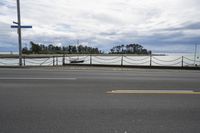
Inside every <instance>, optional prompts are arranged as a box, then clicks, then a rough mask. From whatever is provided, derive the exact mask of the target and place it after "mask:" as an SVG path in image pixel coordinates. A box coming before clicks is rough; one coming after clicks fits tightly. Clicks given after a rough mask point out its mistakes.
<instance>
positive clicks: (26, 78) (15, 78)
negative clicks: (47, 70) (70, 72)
mask: <svg viewBox="0 0 200 133" xmlns="http://www.w3.org/2000/svg"><path fill="white" fill-rule="evenodd" d="M0 80H77V78H28V77H23V78H20V77H19V78H17V77H14V78H0Z"/></svg>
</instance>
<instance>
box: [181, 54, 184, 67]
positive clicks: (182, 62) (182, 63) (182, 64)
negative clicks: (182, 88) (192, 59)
mask: <svg viewBox="0 0 200 133" xmlns="http://www.w3.org/2000/svg"><path fill="white" fill-rule="evenodd" d="M183 66H184V56H182V61H181V67H183Z"/></svg>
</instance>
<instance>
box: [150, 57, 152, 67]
mask: <svg viewBox="0 0 200 133" xmlns="http://www.w3.org/2000/svg"><path fill="white" fill-rule="evenodd" d="M151 66H152V55H151V54H150V67H151Z"/></svg>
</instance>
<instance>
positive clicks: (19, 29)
mask: <svg viewBox="0 0 200 133" xmlns="http://www.w3.org/2000/svg"><path fill="white" fill-rule="evenodd" d="M17 19H18V29H17V30H18V42H19V66H22V33H21V14H20V0H17Z"/></svg>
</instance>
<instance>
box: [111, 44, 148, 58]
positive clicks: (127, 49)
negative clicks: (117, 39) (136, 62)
mask: <svg viewBox="0 0 200 133" xmlns="http://www.w3.org/2000/svg"><path fill="white" fill-rule="evenodd" d="M110 54H145V55H146V54H151V51H148V50H147V49H145V48H143V46H142V45H139V44H128V45H118V46H114V47H113V48H112V49H110Z"/></svg>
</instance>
